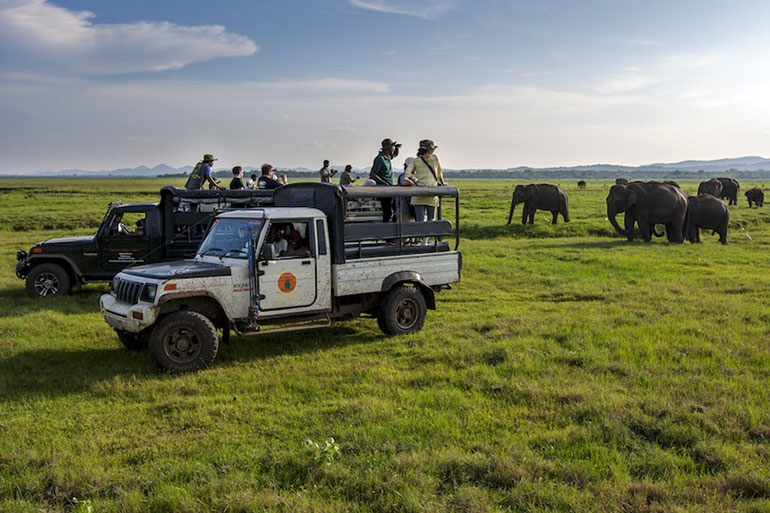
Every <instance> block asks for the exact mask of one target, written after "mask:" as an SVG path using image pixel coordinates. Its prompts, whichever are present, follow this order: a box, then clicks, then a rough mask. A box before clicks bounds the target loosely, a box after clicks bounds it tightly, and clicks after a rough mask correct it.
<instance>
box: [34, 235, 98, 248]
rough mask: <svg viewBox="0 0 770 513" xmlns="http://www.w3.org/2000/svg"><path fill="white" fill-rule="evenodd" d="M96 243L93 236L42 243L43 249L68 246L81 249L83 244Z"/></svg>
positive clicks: (64, 238)
mask: <svg viewBox="0 0 770 513" xmlns="http://www.w3.org/2000/svg"><path fill="white" fill-rule="evenodd" d="M93 241H94V236H93V235H83V236H80V237H62V238H59V239H48V240H44V241H43V242H40V243H39V244H40V245H41V246H43V247H46V246H68V247H80V246H81V245H82V244H90V243H92V242H93Z"/></svg>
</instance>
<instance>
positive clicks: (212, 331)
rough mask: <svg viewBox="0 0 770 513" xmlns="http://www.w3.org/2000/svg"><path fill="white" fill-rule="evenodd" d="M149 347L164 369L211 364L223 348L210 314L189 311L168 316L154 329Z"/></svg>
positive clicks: (201, 366) (194, 367) (189, 367)
mask: <svg viewBox="0 0 770 513" xmlns="http://www.w3.org/2000/svg"><path fill="white" fill-rule="evenodd" d="M149 347H150V356H152V360H153V361H154V362H155V365H157V366H158V367H159V368H160V369H163V370H165V371H168V372H173V373H177V372H189V371H195V370H200V369H205V368H206V367H208V366H209V365H211V363H212V362H213V361H214V359H215V358H216V357H217V351H219V337H218V336H217V329H216V328H215V327H214V324H212V322H211V321H210V320H209V319H208V317H206V316H205V315H201V314H199V313H198V312H191V311H186V310H185V311H181V312H176V313H173V314H170V315H168V316H167V317H164V318H163V320H161V321H160V322H159V323H158V324H157V325H156V326H155V327H154V328H153V330H152V333H151V334H150V344H149Z"/></svg>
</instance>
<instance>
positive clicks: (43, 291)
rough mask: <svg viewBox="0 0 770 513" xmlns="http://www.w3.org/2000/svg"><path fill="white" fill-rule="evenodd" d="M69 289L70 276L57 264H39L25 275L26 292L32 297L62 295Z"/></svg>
mask: <svg viewBox="0 0 770 513" xmlns="http://www.w3.org/2000/svg"><path fill="white" fill-rule="evenodd" d="M69 291H70V277H69V275H68V274H67V271H65V270H64V268H63V267H62V266H60V265H58V264H40V265H38V266H35V267H33V268H32V270H31V271H30V272H29V274H28V275H27V292H29V293H30V295H32V296H34V297H53V296H63V295H64V294H67V293H68V292H69Z"/></svg>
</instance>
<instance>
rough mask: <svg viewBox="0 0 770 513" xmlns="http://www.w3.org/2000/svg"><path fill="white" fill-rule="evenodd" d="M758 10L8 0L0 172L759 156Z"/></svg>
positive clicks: (763, 114)
mask: <svg viewBox="0 0 770 513" xmlns="http://www.w3.org/2000/svg"><path fill="white" fill-rule="evenodd" d="M768 19H770V2H767V1H764V0H763V1H754V0H732V1H715V0H698V1H690V0H666V1H659V0H646V1H644V2H640V1H638V0H581V1H574V0H537V1H535V0H281V1H268V0H222V1H221V2H210V1H206V2H203V1H199V0H152V1H150V0H132V1H131V2H126V1H125V0H57V1H46V0H0V116H1V117H2V120H3V123H2V125H1V126H0V154H1V155H3V161H2V164H0V172H2V173H19V172H22V173H27V172H28V173H32V172H43V171H55V170H61V169H73V168H77V169H93V170H105V169H116V168H122V167H135V166H138V165H141V164H143V165H149V166H154V165H156V164H159V163H166V164H168V165H171V166H174V167H178V166H183V165H193V164H194V163H195V162H197V161H198V160H199V159H200V158H201V156H202V155H203V154H204V153H213V154H214V155H215V156H216V157H217V158H218V159H219V160H218V162H217V164H218V165H220V166H222V167H231V166H234V165H239V164H240V165H260V164H261V163H263V162H270V163H272V164H274V165H276V166H280V167H300V166H302V167H307V168H311V169H318V168H320V167H321V163H322V161H323V160H324V159H329V160H330V161H331V162H332V164H333V165H344V164H348V163H349V164H352V165H353V166H354V167H367V166H369V165H371V161H372V159H373V157H374V156H375V155H376V153H377V150H378V148H379V144H380V141H381V140H382V139H383V138H385V137H390V138H393V139H396V140H398V141H399V142H402V143H403V148H402V155H401V158H403V157H406V156H409V155H413V154H414V152H415V151H416V149H417V146H418V142H419V141H420V140H421V139H426V138H428V139H432V140H434V141H435V143H436V144H437V145H438V147H439V149H438V150H437V154H438V155H439V157H440V159H441V163H442V165H443V167H445V168H451V169H476V168H484V169H486V168H498V169H504V168H510V167H516V166H533V167H547V166H569V165H579V164H595V163H613V164H624V165H641V164H647V163H651V162H674V161H679V160H685V159H703V160H706V159H713V158H724V157H738V156H744V155H768V154H770V151H767V150H768V141H770V93H768V91H770V30H768V29H767V20H768Z"/></svg>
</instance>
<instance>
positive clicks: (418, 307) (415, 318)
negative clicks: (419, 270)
mask: <svg viewBox="0 0 770 513" xmlns="http://www.w3.org/2000/svg"><path fill="white" fill-rule="evenodd" d="M426 311H427V307H426V305H425V298H424V297H423V295H422V293H421V292H420V291H419V290H418V289H417V288H416V287H407V286H404V285H399V286H397V287H394V288H392V289H391V290H390V291H389V292H388V293H387V294H385V297H383V298H382V303H381V304H380V312H379V315H378V316H377V325H378V326H379V327H380V329H381V330H382V331H383V333H385V334H386V335H407V334H409V333H415V332H417V331H420V330H421V329H422V326H423V324H425V313H426Z"/></svg>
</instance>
